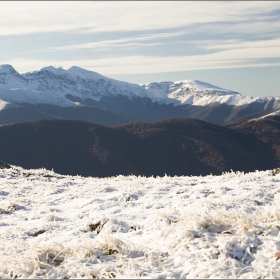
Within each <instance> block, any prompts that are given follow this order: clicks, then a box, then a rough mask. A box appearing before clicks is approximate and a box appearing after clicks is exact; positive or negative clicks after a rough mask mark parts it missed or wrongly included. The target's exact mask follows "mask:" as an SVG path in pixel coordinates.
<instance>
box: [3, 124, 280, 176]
mask: <svg viewBox="0 0 280 280" xmlns="http://www.w3.org/2000/svg"><path fill="white" fill-rule="evenodd" d="M245 128H246V129H245ZM276 135H278V134H276ZM278 139H279V138H278ZM278 139H274V138H273V136H271V137H270V138H269V141H266V139H264V138H263V137H260V136H259V134H258V133H257V132H256V130H253V129H248V127H244V128H243V127H242V126H240V124H239V125H237V126H234V125H232V126H231V127H224V126H220V125H216V124H212V123H208V122H205V121H201V120H195V119H171V120H166V121H159V122H154V123H139V122H134V123H129V124H125V125H120V126H116V127H109V126H103V125H97V124H93V123H88V122H83V121H74V120H73V121H71V120H37V121H30V122H25V123H16V124H12V125H4V126H0V160H2V161H4V162H6V163H9V164H14V165H19V166H22V167H24V168H40V167H45V168H47V169H52V168H53V169H54V171H56V172H58V173H61V174H71V175H77V174H79V175H83V176H97V177H106V176H113V175H118V174H123V175H129V174H135V175H146V176H151V175H154V176H156V175H159V176H162V175H164V174H167V175H200V174H201V175H206V174H210V173H212V174H221V173H222V172H224V171H230V170H231V169H232V170H234V171H238V170H239V171H246V172H247V171H254V170H256V169H258V170H263V169H270V168H274V167H276V165H277V163H278V157H279V155H278V150H277V151H276V150H275V145H277V143H278V142H277V141H279V140H278Z"/></svg>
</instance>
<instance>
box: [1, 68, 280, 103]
mask: <svg viewBox="0 0 280 280" xmlns="http://www.w3.org/2000/svg"><path fill="white" fill-rule="evenodd" d="M66 95H71V96H74V97H76V98H80V99H82V100H85V99H88V98H90V99H92V100H96V101H99V100H100V99H101V98H102V96H108V95H109V96H114V95H123V96H126V97H128V98H130V99H132V98H133V97H142V98H143V97H148V98H150V99H151V100H152V101H154V102H159V103H166V104H169V103H172V104H174V105H175V106H177V105H181V104H191V105H196V106H205V105H209V104H214V103H216V104H217V103H218V104H227V105H235V106H242V105H245V104H249V103H252V102H260V103H264V102H268V103H269V102H275V106H276V107H277V106H279V104H280V99H279V97H278V98H277V97H251V96H246V95H242V94H240V93H237V92H234V91H231V90H227V89H223V88H220V87H217V86H214V85H211V84H208V83H205V82H201V81H197V80H183V81H176V82H154V83H149V84H142V85H137V84H132V83H127V82H123V81H118V80H114V79H110V78H108V77H105V76H102V75H100V74H98V73H96V72H93V71H89V70H86V69H82V68H80V67H77V66H73V67H70V68H67V69H64V68H62V67H53V66H47V67H44V68H42V69H39V70H35V71H30V72H27V73H23V74H19V73H18V72H17V71H16V70H15V69H14V68H13V67H12V66H11V65H0V100H4V101H7V102H14V103H31V104H38V103H44V104H53V105H59V106H65V107H67V106H75V102H72V101H70V100H69V99H68V98H67V97H66Z"/></svg>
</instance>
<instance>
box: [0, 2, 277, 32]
mask: <svg viewBox="0 0 280 280" xmlns="http://www.w3.org/2000/svg"><path fill="white" fill-rule="evenodd" d="M275 9H280V3H279V2H273V1H263V2H249V1H248V2H240V1H238V2H235V1H232V2H226V1H225V2H221V1H217V2H213V1H210V2H207V1H205V2H195V1H192V2H189V1H186V2H184V1H163V2H159V1H154V2H153V1H149V2H148V1H143V2H141V1H132V2H124V1H112V2H109V1H104V2H102V1H69V2H68V1H58V2H55V1H54V2H49V1H42V2H41V1H38V2H37V1H14V2H13V1H11V2H8V1H1V2H0V26H1V29H0V35H16V34H17V35H19V34H30V33H44V32H62V31H71V32H73V31H75V30H76V31H77V32H78V29H80V30H79V32H81V30H82V29H83V32H93V33H94V32H104V31H108V32H110V31H137V30H157V29H166V28H177V27H182V26H191V25H193V24H195V23H215V22H224V21H229V22H240V21H244V20H245V19H246V20H249V21H250V20H252V21H255V20H256V16H257V15H259V14H263V13H266V12H270V11H273V10H275ZM259 19H260V20H269V19H271V17H267V18H266V17H264V16H262V18H259ZM264 25H265V24H264V23H262V28H263V27H264ZM277 26H278V25H277ZM252 28H254V30H257V27H254V25H252ZM265 28H266V29H268V24H266V27H265ZM240 30H241V31H242V25H241V26H240Z"/></svg>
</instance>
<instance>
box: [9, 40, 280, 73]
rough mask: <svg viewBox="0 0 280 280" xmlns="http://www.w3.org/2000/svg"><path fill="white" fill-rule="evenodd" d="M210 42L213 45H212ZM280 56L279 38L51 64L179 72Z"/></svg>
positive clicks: (23, 63)
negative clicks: (207, 49)
mask: <svg viewBox="0 0 280 280" xmlns="http://www.w3.org/2000/svg"><path fill="white" fill-rule="evenodd" d="M212 46H213V45H212ZM275 57H280V39H276V40H267V41H263V42H239V44H238V43H237V44H236V42H231V43H229V42H227V43H225V44H224V48H223V49H222V50H218V51H217V52H215V53H211V54H201V55H192V56H190V55H189V56H188V55H186V56H166V57H149V56H137V55H134V56H124V57H110V58H100V59H94V60H72V61H54V63H53V65H54V66H63V67H70V66H73V65H77V66H80V67H83V68H86V69H89V70H92V71H96V72H99V73H100V74H103V75H114V74H143V73H162V72H179V71H189V70H199V69H223V68H243V67H261V66H276V65H278V66H279V63H265V62H264V63H258V59H271V58H275ZM7 63H12V65H14V67H15V68H16V69H18V70H19V71H21V72H24V71H29V70H32V69H34V68H40V67H44V66H46V65H49V64H50V61H44V60H32V59H30V60H28V59H23V60H14V61H9V62H7Z"/></svg>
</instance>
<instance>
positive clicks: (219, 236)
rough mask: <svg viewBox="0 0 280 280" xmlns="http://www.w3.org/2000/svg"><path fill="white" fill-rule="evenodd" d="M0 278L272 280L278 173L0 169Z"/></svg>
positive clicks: (279, 244) (278, 245)
mask: <svg viewBox="0 0 280 280" xmlns="http://www.w3.org/2000/svg"><path fill="white" fill-rule="evenodd" d="M0 186H1V190H0V212H1V214H0V236H1V240H2V242H1V243H0V249H1V258H0V277H1V278H32V279H42V278H43V279H45V278H49V279H52V278H60V279H63V278H94V277H97V278H111V277H117V278H121V279H125V278H162V279H164V278H251V279H252V278H279V277H280V267H279V262H277V260H276V257H275V253H276V252H277V251H278V250H279V249H280V240H279V238H280V233H279V229H280V210H279V202H280V174H277V175H275V176H273V173H272V171H269V170H268V171H256V172H253V173H247V174H244V173H242V172H237V173H234V172H231V173H225V174H223V175H221V176H212V175H209V176H205V177H201V176H200V177H199V176H194V177H185V176H183V177H168V176H165V177H156V178H154V177H150V178H146V177H136V176H117V177H112V178H102V179H100V178H91V177H89V178H83V177H80V176H62V175H59V174H56V173H54V172H53V171H48V170H45V169H37V170H25V169H22V168H19V167H16V166H12V168H11V169H2V170H0Z"/></svg>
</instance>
